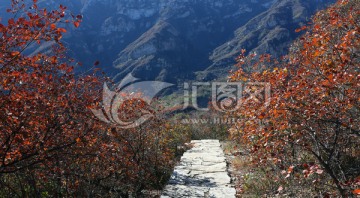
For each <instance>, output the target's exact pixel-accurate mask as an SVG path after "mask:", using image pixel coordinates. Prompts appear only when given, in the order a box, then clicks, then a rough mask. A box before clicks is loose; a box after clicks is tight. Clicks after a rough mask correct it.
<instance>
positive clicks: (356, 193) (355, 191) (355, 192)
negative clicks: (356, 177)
mask: <svg viewBox="0 0 360 198" xmlns="http://www.w3.org/2000/svg"><path fill="white" fill-rule="evenodd" d="M352 193H354V195H360V188H358V189H355V190H354V191H353V192H352Z"/></svg>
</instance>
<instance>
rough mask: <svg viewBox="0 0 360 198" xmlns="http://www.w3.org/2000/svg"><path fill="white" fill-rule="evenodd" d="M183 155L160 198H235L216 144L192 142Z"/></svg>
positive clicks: (220, 152) (205, 141)
mask: <svg viewBox="0 0 360 198" xmlns="http://www.w3.org/2000/svg"><path fill="white" fill-rule="evenodd" d="M191 143H192V144H194V147H193V148H192V149H190V150H188V151H186V152H185V153H184V155H183V156H182V157H181V160H180V163H179V165H178V166H176V167H175V169H174V172H173V174H172V175H171V178H170V180H169V182H168V185H167V186H166V187H165V189H164V191H163V193H162V195H161V198H178V197H179V198H180V197H206V198H210V197H211V198H235V193H236V191H235V188H234V187H232V186H231V184H230V177H229V175H228V172H227V167H226V160H225V156H224V153H223V150H222V149H221V146H220V142H219V140H193V141H191Z"/></svg>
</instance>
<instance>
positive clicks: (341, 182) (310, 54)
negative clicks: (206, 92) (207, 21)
mask: <svg viewBox="0 0 360 198" xmlns="http://www.w3.org/2000/svg"><path fill="white" fill-rule="evenodd" d="M359 13H360V6H359V3H358V1H357V0H339V1H338V2H337V3H336V4H335V5H333V6H331V7H329V8H328V9H326V10H324V11H320V12H318V13H317V14H316V15H315V16H314V17H313V19H312V25H311V26H309V27H302V28H300V29H299V30H297V31H301V30H307V32H306V33H305V34H304V35H303V36H302V37H301V38H300V39H298V40H297V41H296V42H295V43H294V44H293V46H292V47H291V51H290V53H289V55H288V56H287V57H285V58H284V59H281V60H273V59H271V57H270V56H267V55H263V56H261V57H260V58H258V57H255V55H250V56H248V57H245V56H244V54H242V55H241V56H240V57H239V58H238V65H239V69H238V70H237V71H235V72H232V74H231V76H230V79H231V80H233V81H238V80H242V81H251V82H254V81H255V82H268V83H270V84H271V101H270V104H269V106H267V107H265V108H264V107H263V104H259V103H256V102H252V103H251V102H247V103H244V104H243V108H242V109H240V110H239V111H238V112H236V115H239V116H240V117H241V122H239V123H237V124H236V125H235V126H233V128H232V129H231V130H230V131H231V134H232V137H233V138H236V139H238V140H239V141H241V142H243V144H244V145H246V146H248V148H249V149H250V150H251V151H252V152H253V157H255V159H257V160H256V161H255V162H256V163H257V164H266V163H267V162H269V161H271V162H273V163H275V164H276V165H277V166H278V167H279V168H280V169H282V170H283V173H285V174H287V177H291V176H294V177H298V178H299V179H301V178H308V177H310V176H311V177H312V178H314V182H315V183H316V184H318V185H316V186H318V187H320V188H325V189H327V187H326V185H328V184H329V182H327V181H326V180H325V181H323V180H321V178H323V177H321V176H322V175H323V174H324V173H326V175H327V176H328V177H329V178H330V180H331V182H330V183H331V186H332V187H334V189H337V190H338V193H339V195H341V196H342V197H348V196H353V195H354V194H355V195H356V194H358V192H359V190H358V188H359V184H360V177H359V176H360V167H359V164H360V161H359V160H360V158H359V156H360V153H359V152H358V151H359V145H360V120H359V117H360V106H359V103H360V90H359V87H360V83H359V82H360V81H359V80H360V73H359V72H360V67H359V63H360V59H359V58H360V57H359V49H360V17H359V16H360V15H359ZM248 66H253V67H254V68H256V69H257V70H256V71H254V72H247V71H246V70H244V69H242V68H244V67H248ZM244 102H245V101H244ZM308 156H310V158H309V157H308ZM301 175H302V176H301ZM329 191H330V192H327V193H334V192H333V191H331V189H330V190H329ZM324 195H325V194H323V196H324Z"/></svg>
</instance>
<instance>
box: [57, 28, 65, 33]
mask: <svg viewBox="0 0 360 198" xmlns="http://www.w3.org/2000/svg"><path fill="white" fill-rule="evenodd" d="M58 30H59V31H60V32H63V33H66V29H64V28H58Z"/></svg>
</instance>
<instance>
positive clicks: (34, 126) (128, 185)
mask: <svg viewBox="0 0 360 198" xmlns="http://www.w3.org/2000/svg"><path fill="white" fill-rule="evenodd" d="M27 2H28V1H15V0H13V1H12V8H11V9H9V10H8V12H9V13H10V14H12V17H11V18H10V19H9V20H8V21H7V23H0V197H14V196H18V197H42V196H56V197H64V196H65V197H69V196H80V197H84V196H103V195H115V196H130V194H129V193H131V191H135V192H134V193H136V194H138V193H140V192H141V191H142V190H144V189H156V188H160V187H161V185H162V184H163V183H164V181H166V176H167V175H168V174H169V173H168V172H169V170H170V168H171V158H172V156H173V154H172V152H171V151H170V150H169V149H167V148H166V145H167V144H168V143H167V139H166V138H167V136H166V135H165V131H166V127H165V123H164V121H163V120H161V119H151V120H149V121H148V122H147V123H146V124H145V125H144V126H142V128H136V129H131V130H123V129H121V128H118V127H116V126H112V125H108V124H107V123H104V122H102V121H100V120H98V119H96V118H95V116H94V115H93V114H92V112H91V111H90V109H96V108H98V106H99V105H101V102H100V100H101V98H100V96H101V92H102V85H103V82H104V81H107V80H106V78H100V77H99V76H98V75H96V73H94V74H93V75H86V76H75V74H74V72H73V67H74V66H75V65H76V63H75V62H74V61H73V60H71V59H69V58H68V57H66V55H65V54H66V48H65V46H64V45H63V44H62V42H61V38H62V35H63V33H65V32H66V29H64V28H63V26H64V25H63V24H68V23H72V24H73V25H74V26H75V28H77V27H78V26H79V25H80V22H81V19H82V17H81V16H80V15H77V16H73V15H71V14H69V12H68V11H67V10H66V7H65V6H63V5H60V7H59V8H58V9H57V10H51V11H49V10H46V9H41V8H39V7H38V4H37V1H36V0H33V1H32V2H31V5H28V4H26V3H27ZM33 46H38V47H39V48H40V47H42V46H50V47H49V48H47V50H46V51H41V50H36V51H34V52H32V53H31V51H33V50H31V49H34V48H33ZM96 64H98V63H96ZM129 103H130V104H131V105H130V104H129V105H128V106H126V107H123V108H124V109H123V110H122V111H125V110H129V109H130V106H132V111H137V110H138V109H140V108H143V105H141V104H137V103H136V101H129ZM121 113H123V112H119V114H121ZM127 115H130V116H131V114H129V112H127ZM134 115H135V113H134ZM159 178H160V179H159Z"/></svg>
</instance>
